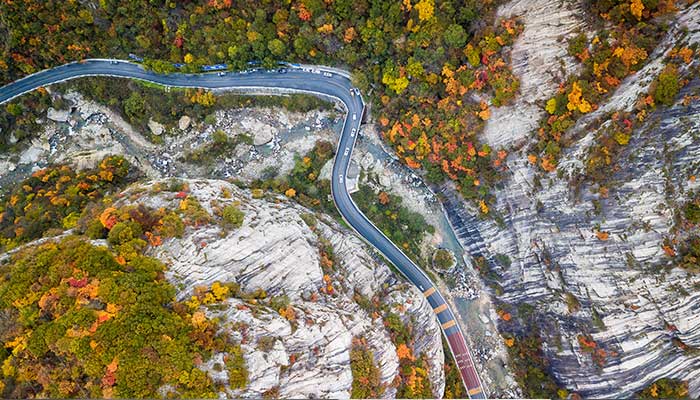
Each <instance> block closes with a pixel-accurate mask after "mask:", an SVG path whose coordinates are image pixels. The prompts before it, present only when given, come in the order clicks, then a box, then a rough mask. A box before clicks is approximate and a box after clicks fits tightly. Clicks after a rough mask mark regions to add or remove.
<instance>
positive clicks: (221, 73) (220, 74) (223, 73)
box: [217, 72, 226, 76]
mask: <svg viewBox="0 0 700 400" xmlns="http://www.w3.org/2000/svg"><path fill="white" fill-rule="evenodd" d="M217 75H219V76H224V75H226V72H219V73H218V74H217Z"/></svg>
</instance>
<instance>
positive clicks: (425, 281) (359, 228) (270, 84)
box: [0, 60, 485, 399]
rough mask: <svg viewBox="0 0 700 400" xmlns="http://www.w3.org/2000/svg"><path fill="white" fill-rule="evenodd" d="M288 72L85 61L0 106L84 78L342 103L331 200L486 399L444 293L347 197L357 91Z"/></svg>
mask: <svg viewBox="0 0 700 400" xmlns="http://www.w3.org/2000/svg"><path fill="white" fill-rule="evenodd" d="M286 71H287V72H285V73H280V72H277V71H273V72H269V71H256V72H250V73H233V72H226V73H223V74H221V73H200V74H179V73H174V74H157V73H154V72H150V71H146V70H144V69H143V68H142V67H141V66H140V65H138V64H133V63H130V62H126V61H119V60H86V61H82V62H78V63H71V64H65V65H62V66H59V67H56V68H53V69H49V70H45V71H41V72H38V73H36V74H33V75H30V76H27V77H25V78H22V79H20V80H17V81H15V82H12V83H10V84H8V85H6V86H4V87H2V88H0V104H2V103H5V102H7V101H9V100H11V99H13V98H15V97H17V96H20V95H22V94H24V93H27V92H29V91H32V90H34V89H37V88H39V87H41V86H48V85H50V84H53V83H58V82H63V81H67V80H70V79H75V78H79V77H86V76H112V77H119V78H131V79H141V80H144V81H149V82H154V83H158V84H161V85H165V86H172V87H193V88H206V89H240V90H244V91H245V90H250V91H255V90H260V89H271V90H281V91H296V92H306V93H309V94H313V95H317V96H321V97H326V98H329V97H330V98H333V99H335V100H338V101H340V102H342V103H343V104H344V105H345V107H346V109H347V115H346V118H345V121H344V123H343V131H342V133H341V136H340V141H339V142H338V150H337V154H336V158H335V163H334V164H333V175H332V181H331V192H332V194H333V200H334V201H335V204H336V206H337V207H338V210H339V211H340V214H341V215H342V216H343V218H344V219H345V220H346V221H347V223H348V224H349V225H350V226H352V227H353V229H355V231H356V232H357V233H358V234H359V235H360V236H362V237H363V238H364V239H365V240H366V241H367V242H369V243H370V244H371V245H373V246H374V247H375V248H377V249H378V250H379V251H380V252H381V253H382V254H384V256H385V257H386V258H387V259H389V260H390V261H391V262H392V263H393V264H394V265H395V266H396V268H398V270H399V271H401V273H403V275H404V276H405V277H406V278H407V279H408V280H409V281H410V282H411V283H413V284H414V285H415V286H416V287H418V289H420V291H421V292H423V295H424V296H425V297H426V298H427V300H428V302H429V303H430V306H431V307H432V308H433V310H434V312H435V314H436V315H437V318H438V320H439V323H440V325H441V328H442V331H443V333H444V335H445V338H446V339H447V342H448V344H449V346H450V350H451V351H452V354H453V356H454V359H455V361H456V363H457V366H458V368H459V370H460V372H461V376H462V380H463V381H464V384H465V387H466V388H467V392H468V394H469V397H470V398H472V399H483V398H485V394H484V391H483V388H482V385H481V381H480V380H479V376H478V374H477V371H476V368H475V367H474V362H473V358H472V355H471V352H470V351H469V348H468V347H467V343H466V341H465V339H464V335H463V334H462V331H461V330H460V327H459V324H457V321H456V320H455V316H454V314H453V313H452V310H450V308H449V306H448V305H447V303H446V301H445V299H444V298H443V296H442V294H440V292H439V291H438V290H437V288H436V286H435V285H434V284H433V282H431V281H430V279H429V278H428V276H427V275H426V274H425V273H424V272H423V271H422V270H421V269H420V268H418V266H416V264H414V263H413V261H411V260H410V259H409V258H408V257H407V256H406V255H405V254H404V253H403V252H402V251H401V250H400V249H399V248H398V247H397V246H396V245H394V243H392V242H391V241H390V240H389V239H388V238H387V237H386V236H384V234H383V233H382V232H381V231H380V230H379V229H377V227H375V226H374V225H373V224H372V222H370V221H369V220H368V219H367V217H365V215H364V214H363V213H362V212H361V211H360V210H359V208H358V207H357V205H356V204H355V202H354V201H353V200H352V198H351V197H350V194H349V193H348V190H347V187H346V185H345V177H346V175H347V171H348V166H349V164H350V157H351V155H352V151H353V148H354V146H355V141H356V139H357V133H358V132H359V130H360V124H361V123H362V118H363V116H364V111H365V105H364V102H363V100H362V96H361V94H360V92H359V90H357V89H355V88H353V87H352V84H351V82H350V80H349V79H348V78H347V77H346V76H343V75H341V74H338V73H336V72H330V71H332V70H330V69H326V70H324V69H323V67H313V66H302V68H287V69H286Z"/></svg>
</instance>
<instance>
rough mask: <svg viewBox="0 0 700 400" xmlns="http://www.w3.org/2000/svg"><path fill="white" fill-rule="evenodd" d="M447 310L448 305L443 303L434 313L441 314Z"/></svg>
mask: <svg viewBox="0 0 700 400" xmlns="http://www.w3.org/2000/svg"><path fill="white" fill-rule="evenodd" d="M445 310H447V304H446V303H442V304H440V305H439V306H437V307H435V308H434V309H433V311H435V314H440V313H441V312H443V311H445Z"/></svg>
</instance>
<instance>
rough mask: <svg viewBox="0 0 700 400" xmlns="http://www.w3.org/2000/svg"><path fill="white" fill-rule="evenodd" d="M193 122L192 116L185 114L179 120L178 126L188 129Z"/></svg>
mask: <svg viewBox="0 0 700 400" xmlns="http://www.w3.org/2000/svg"><path fill="white" fill-rule="evenodd" d="M191 124H192V118H190V117H188V116H187V115H183V116H182V117H180V120H179V121H178V122H177V126H178V127H179V128H180V130H181V131H185V130H187V128H189V127H190V125H191Z"/></svg>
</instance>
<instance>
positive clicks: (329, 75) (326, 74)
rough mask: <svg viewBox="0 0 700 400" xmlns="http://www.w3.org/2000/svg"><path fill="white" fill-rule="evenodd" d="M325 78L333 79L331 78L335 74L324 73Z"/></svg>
mask: <svg viewBox="0 0 700 400" xmlns="http://www.w3.org/2000/svg"><path fill="white" fill-rule="evenodd" d="M323 76H326V77H328V78H331V77H332V76H333V74H331V73H330V72H324V73H323Z"/></svg>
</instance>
